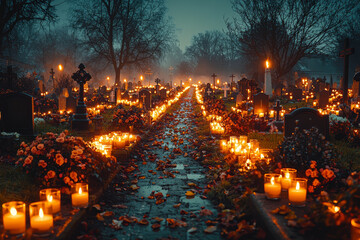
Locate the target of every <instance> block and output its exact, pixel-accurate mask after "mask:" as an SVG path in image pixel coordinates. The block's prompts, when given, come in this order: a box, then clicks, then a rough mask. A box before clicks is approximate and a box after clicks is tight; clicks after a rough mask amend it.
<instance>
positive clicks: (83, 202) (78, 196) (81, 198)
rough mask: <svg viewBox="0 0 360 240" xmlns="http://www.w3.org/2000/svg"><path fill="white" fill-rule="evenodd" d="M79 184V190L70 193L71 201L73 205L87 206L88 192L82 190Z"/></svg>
mask: <svg viewBox="0 0 360 240" xmlns="http://www.w3.org/2000/svg"><path fill="white" fill-rule="evenodd" d="M84 190H85V189H82V188H81V186H80V187H79V190H78V191H77V192H75V193H73V194H71V202H72V205H73V207H87V205H88V203H89V193H88V192H87V191H84Z"/></svg>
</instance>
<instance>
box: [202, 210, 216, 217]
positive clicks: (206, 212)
mask: <svg viewBox="0 0 360 240" xmlns="http://www.w3.org/2000/svg"><path fill="white" fill-rule="evenodd" d="M210 215H213V213H212V211H210V210H209V209H203V210H201V211H200V216H210Z"/></svg>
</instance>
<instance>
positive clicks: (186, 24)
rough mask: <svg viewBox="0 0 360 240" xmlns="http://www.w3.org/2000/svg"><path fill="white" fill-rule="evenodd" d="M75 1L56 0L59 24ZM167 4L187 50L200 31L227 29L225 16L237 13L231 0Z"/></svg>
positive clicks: (188, 0) (167, 1)
mask: <svg viewBox="0 0 360 240" xmlns="http://www.w3.org/2000/svg"><path fill="white" fill-rule="evenodd" d="M74 3H75V4H76V0H55V4H56V6H57V15H58V16H59V19H58V20H59V24H63V23H65V22H67V18H68V15H67V14H68V13H69V6H70V5H71V4H74ZM165 4H166V6H167V8H168V15H169V16H170V17H171V18H172V20H173V23H174V24H175V33H176V36H177V38H178V40H179V44H180V49H181V50H185V48H186V47H187V46H189V45H190V44H191V39H192V37H193V36H194V35H197V34H198V33H203V32H205V31H207V30H210V31H211V30H220V31H221V30H222V29H225V27H226V26H225V22H224V17H225V18H232V17H233V16H234V15H235V14H234V12H233V11H232V9H231V2H230V0H165Z"/></svg>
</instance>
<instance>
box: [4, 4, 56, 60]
mask: <svg viewBox="0 0 360 240" xmlns="http://www.w3.org/2000/svg"><path fill="white" fill-rule="evenodd" d="M52 3H53V0H1V3H0V55H2V53H3V50H4V49H3V46H4V40H5V39H6V37H7V36H8V35H9V34H10V33H11V32H12V31H13V30H14V28H15V27H16V26H17V25H18V24H20V23H24V22H29V21H43V20H54V19H55V11H54V6H53V5H52Z"/></svg>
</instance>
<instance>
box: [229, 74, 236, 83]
mask: <svg viewBox="0 0 360 240" xmlns="http://www.w3.org/2000/svg"><path fill="white" fill-rule="evenodd" d="M229 77H231V82H233V81H234V77H235V75H234V74H231V75H230V76H229Z"/></svg>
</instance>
